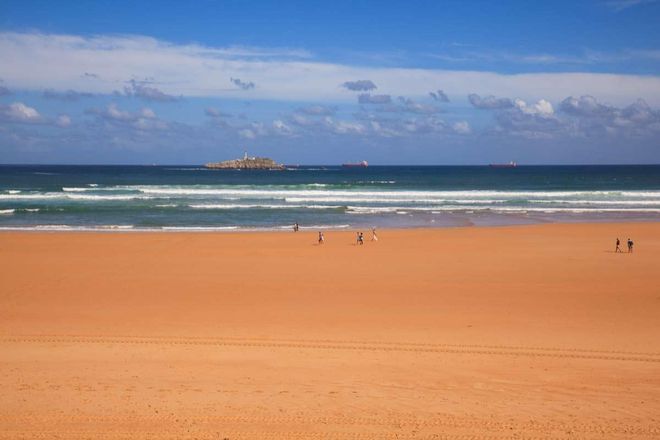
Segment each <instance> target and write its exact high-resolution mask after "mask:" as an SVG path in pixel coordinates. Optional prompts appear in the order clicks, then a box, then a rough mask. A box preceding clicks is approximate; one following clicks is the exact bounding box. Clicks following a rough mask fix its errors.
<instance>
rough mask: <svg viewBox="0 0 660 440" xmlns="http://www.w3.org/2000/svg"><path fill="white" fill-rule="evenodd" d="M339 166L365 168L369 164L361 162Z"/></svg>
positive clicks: (364, 161)
mask: <svg viewBox="0 0 660 440" xmlns="http://www.w3.org/2000/svg"><path fill="white" fill-rule="evenodd" d="M341 166H342V167H344V168H366V167H368V166H369V163H368V162H367V161H366V160H363V161H361V162H354V163H350V162H349V163H343V164H341Z"/></svg>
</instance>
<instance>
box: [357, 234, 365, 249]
mask: <svg viewBox="0 0 660 440" xmlns="http://www.w3.org/2000/svg"><path fill="white" fill-rule="evenodd" d="M357 241H358V244H359V245H360V246H362V245H363V244H364V234H362V232H358V236H357Z"/></svg>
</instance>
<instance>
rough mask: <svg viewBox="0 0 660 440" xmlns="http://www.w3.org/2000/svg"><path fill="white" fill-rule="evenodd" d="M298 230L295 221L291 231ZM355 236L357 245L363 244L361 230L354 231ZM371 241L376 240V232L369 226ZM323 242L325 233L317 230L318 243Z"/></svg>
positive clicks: (298, 227) (298, 226)
mask: <svg viewBox="0 0 660 440" xmlns="http://www.w3.org/2000/svg"><path fill="white" fill-rule="evenodd" d="M299 230H300V225H299V224H298V223H297V222H296V223H294V224H293V232H298V231H299ZM356 234H357V235H356V237H357V245H359V246H361V245H363V244H364V233H363V232H362V231H358V232H357V233H356ZM371 241H378V234H376V228H371ZM324 243H325V235H324V234H323V231H319V244H324Z"/></svg>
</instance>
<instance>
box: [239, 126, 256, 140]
mask: <svg viewBox="0 0 660 440" xmlns="http://www.w3.org/2000/svg"><path fill="white" fill-rule="evenodd" d="M238 135H239V136H240V137H242V138H244V139H255V138H256V137H257V135H256V134H255V132H254V131H252V130H250V129H249V128H244V129H242V130H239V131H238Z"/></svg>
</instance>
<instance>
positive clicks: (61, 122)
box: [55, 115, 71, 128]
mask: <svg viewBox="0 0 660 440" xmlns="http://www.w3.org/2000/svg"><path fill="white" fill-rule="evenodd" d="M55 125H57V126H58V127H61V128H66V127H68V126H70V125H71V118H70V117H69V116H68V115H59V116H58V117H57V119H55Z"/></svg>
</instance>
